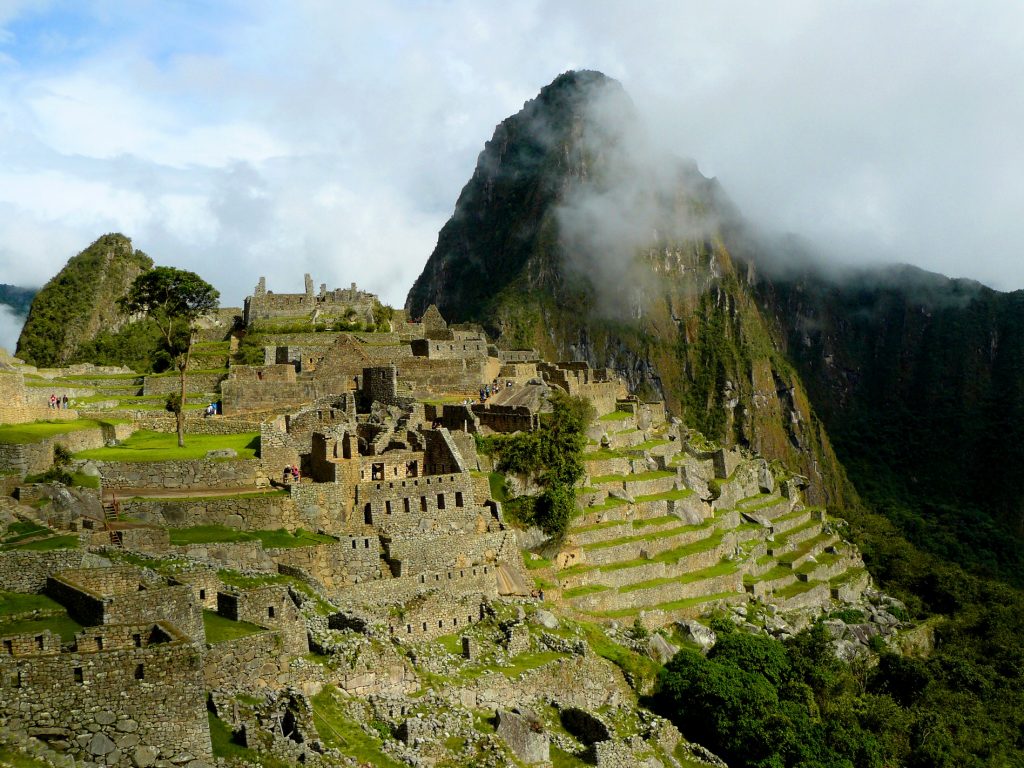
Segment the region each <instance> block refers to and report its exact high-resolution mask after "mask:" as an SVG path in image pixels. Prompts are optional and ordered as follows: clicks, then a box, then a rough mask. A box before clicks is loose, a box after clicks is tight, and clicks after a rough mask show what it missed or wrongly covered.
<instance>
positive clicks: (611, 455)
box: [582, 448, 622, 461]
mask: <svg viewBox="0 0 1024 768" xmlns="http://www.w3.org/2000/svg"><path fill="white" fill-rule="evenodd" d="M582 458H583V460H584V461H604V460H607V459H621V458H622V454H621V453H620V452H619V451H613V450H611V449H610V448H601V449H600V450H597V451H591V452H590V453H584V454H583V457H582Z"/></svg>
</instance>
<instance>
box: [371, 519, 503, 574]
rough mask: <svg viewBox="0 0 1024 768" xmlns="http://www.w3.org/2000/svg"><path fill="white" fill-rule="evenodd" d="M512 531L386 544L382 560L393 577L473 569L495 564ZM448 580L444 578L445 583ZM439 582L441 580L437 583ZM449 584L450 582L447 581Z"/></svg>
mask: <svg viewBox="0 0 1024 768" xmlns="http://www.w3.org/2000/svg"><path fill="white" fill-rule="evenodd" d="M508 536H512V537H513V538H514V536H515V534H514V533H513V532H511V531H496V532H494V533H483V534H475V535H466V534H465V533H462V532H449V533H441V534H418V535H414V536H409V537H403V538H399V539H394V540H392V541H390V542H386V543H385V556H386V558H387V560H388V562H389V563H390V564H391V566H392V569H393V570H395V575H396V576H403V577H410V576H412V577H415V576H418V575H419V574H422V573H433V574H434V575H435V576H436V575H437V574H438V573H441V572H446V573H452V572H453V569H465V568H468V567H471V566H475V565H484V564H494V563H496V562H497V561H498V558H499V553H501V552H502V551H504V550H505V549H506V546H505V539H506V537H508ZM447 578H448V577H447V576H446V579H447ZM436 580H437V581H440V577H438V578H437V579H436ZM449 580H450V579H449Z"/></svg>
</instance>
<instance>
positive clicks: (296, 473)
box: [292, 464, 301, 483]
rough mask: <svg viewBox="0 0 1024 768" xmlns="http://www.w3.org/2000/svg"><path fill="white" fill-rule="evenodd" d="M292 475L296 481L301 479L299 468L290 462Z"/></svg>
mask: <svg viewBox="0 0 1024 768" xmlns="http://www.w3.org/2000/svg"><path fill="white" fill-rule="evenodd" d="M292 477H293V478H294V479H295V482H296V483H297V482H299V480H300V479H301V478H300V475H299V468H298V467H297V466H296V465H294V464H292Z"/></svg>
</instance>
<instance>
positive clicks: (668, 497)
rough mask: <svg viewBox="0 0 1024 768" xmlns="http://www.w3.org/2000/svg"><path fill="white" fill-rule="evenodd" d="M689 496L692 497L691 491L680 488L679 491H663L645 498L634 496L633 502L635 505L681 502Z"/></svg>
mask: <svg viewBox="0 0 1024 768" xmlns="http://www.w3.org/2000/svg"><path fill="white" fill-rule="evenodd" d="M690 496H693V491H691V490H690V489H689V488H680V489H679V490H671V491H663V492H662V493H649V494H647V495H645V496H635V497H634V501H636V503H637V504H642V503H643V502H645V501H682V500H683V499H686V498H689V497H690Z"/></svg>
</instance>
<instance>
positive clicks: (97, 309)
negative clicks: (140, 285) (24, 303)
mask: <svg viewBox="0 0 1024 768" xmlns="http://www.w3.org/2000/svg"><path fill="white" fill-rule="evenodd" d="M152 266H153V261H152V259H150V258H149V257H148V256H146V254H144V253H143V252H142V251H139V250H136V249H134V248H132V242H131V240H129V239H128V238H127V237H125V236H124V235H120V234H110V235H104V236H103V237H101V238H99V239H98V240H97V241H96V242H94V243H93V244H92V245H90V246H89V247H88V248H86V249H85V250H84V251H82V252H81V253H79V254H78V255H77V256H74V257H72V258H71V259H69V260H68V263H67V264H66V265H65V266H64V268H63V269H62V270H61V271H60V272H58V273H57V275H56V276H55V277H54V278H53V279H52V280H50V281H49V282H48V283H47V284H46V285H44V286H43V288H42V289H41V290H40V291H39V293H38V294H37V295H36V296H35V298H34V299H33V301H32V307H31V309H30V310H29V313H28V319H27V320H26V321H25V327H24V328H23V329H22V331H21V336H20V337H19V339H18V352H17V354H18V357H20V358H22V359H23V360H25V361H26V362H29V363H32V364H33V365H38V366H57V365H62V364H63V363H66V362H67V361H69V360H71V359H72V358H73V357H74V354H75V351H76V350H77V349H78V348H79V347H80V346H81V345H82V344H84V343H86V342H87V341H89V340H91V339H93V338H94V337H95V336H96V334H97V333H99V332H100V331H102V330H109V331H116V330H117V329H118V328H120V327H121V326H122V325H124V323H125V322H127V319H128V318H127V317H125V316H124V315H123V314H122V313H121V312H120V310H118V307H117V300H118V299H119V298H121V297H122V296H124V295H125V294H126V293H127V292H128V288H129V286H131V284H132V281H133V280H134V279H135V278H136V277H137V276H138V275H139V274H140V273H142V272H143V271H145V270H147V269H151V268H152Z"/></svg>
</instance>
